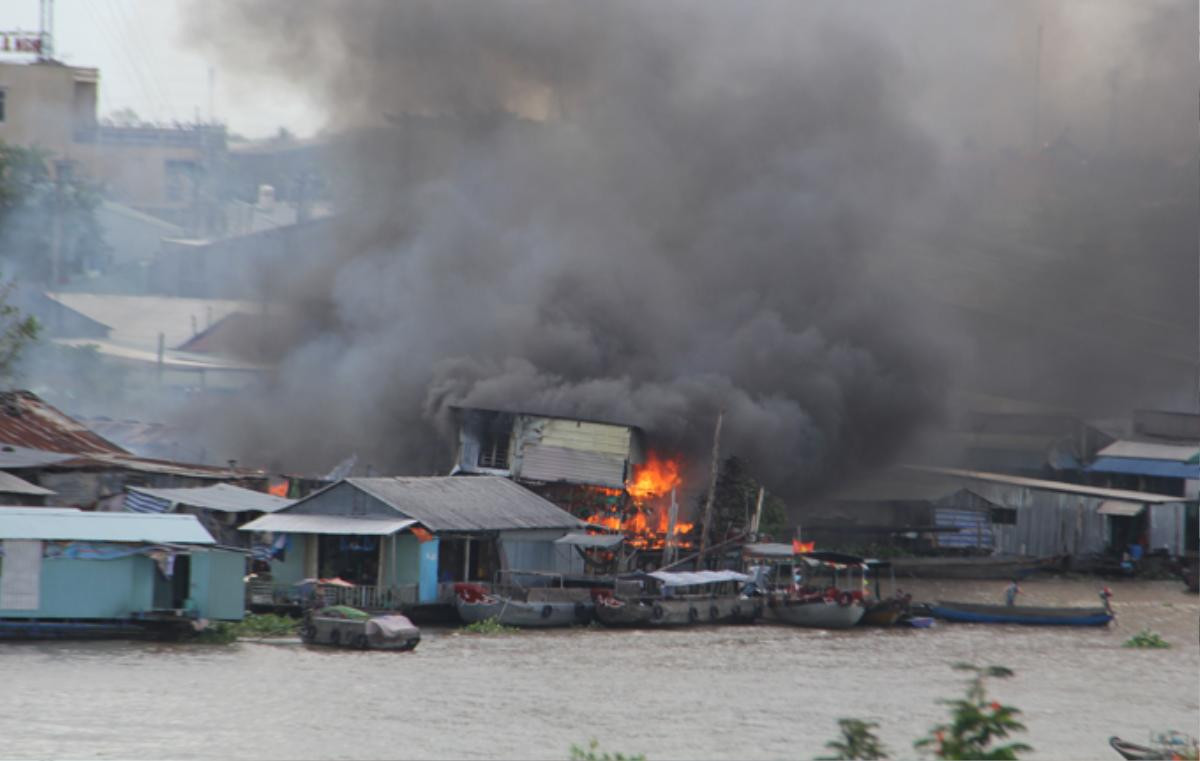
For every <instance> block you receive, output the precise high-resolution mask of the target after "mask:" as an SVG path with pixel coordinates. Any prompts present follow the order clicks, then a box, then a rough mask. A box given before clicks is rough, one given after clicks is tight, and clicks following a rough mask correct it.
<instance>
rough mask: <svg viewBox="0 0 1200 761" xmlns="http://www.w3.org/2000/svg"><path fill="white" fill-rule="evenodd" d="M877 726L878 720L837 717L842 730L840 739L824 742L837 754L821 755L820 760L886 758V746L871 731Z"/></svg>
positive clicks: (839, 727)
mask: <svg viewBox="0 0 1200 761" xmlns="http://www.w3.org/2000/svg"><path fill="white" fill-rule="evenodd" d="M878 726H879V724H878V722H874V721H862V720H861V719H838V729H840V730H841V732H842V737H841V739H840V740H831V741H829V742H827V743H825V747H826V748H829V749H830V750H832V751H835V752H836V753H837V755H836V756H823V757H822V758H821V759H820V761H838V759H878V758H887V757H888V754H887V748H886V747H884V745H883V744H882V743H881V742H879V738H878V737H876V736H875V732H874V731H873V730H874V729H875V728H876V727H878Z"/></svg>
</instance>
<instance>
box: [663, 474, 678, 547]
mask: <svg viewBox="0 0 1200 761" xmlns="http://www.w3.org/2000/svg"><path fill="white" fill-rule="evenodd" d="M678 519H679V503H678V502H676V501H675V487H673V486H672V487H671V506H670V507H669V508H668V509H667V541H666V544H665V545H664V548H663V562H662V565H667V564H669V563H671V562H673V561H674V560H675V523H676V521H678Z"/></svg>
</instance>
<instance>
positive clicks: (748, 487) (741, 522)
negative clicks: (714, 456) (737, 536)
mask: <svg viewBox="0 0 1200 761" xmlns="http://www.w3.org/2000/svg"><path fill="white" fill-rule="evenodd" d="M760 486H761V484H759V482H758V481H757V480H755V479H754V477H752V476H751V475H750V473H749V471H748V470H747V467H746V463H745V462H743V461H742V460H741V458H738V457H729V458H727V459H726V460H725V461H724V462H723V463H721V470H720V472H719V473H718V474H717V489H716V491H715V492H714V494H713V532H712V533H711V534H710V536H711V537H725V536H728V535H729V534H730V533H732V532H740V531H746V530H749V528H750V523H751V521H752V520H753V517H754V507H755V504H756V503H757V502H758V490H759V487H760ZM706 499H707V495H704V494H702V495H700V498H699V506H700V510H699V512H698V513H697V514H698V515H699V514H701V513H703V511H704V502H705V500H706ZM786 529H787V507H786V505H784V502H783V500H781V499H780V498H779V497H776V496H774V495H772V494H767V495H766V496H765V497H764V498H763V511H762V518H761V519H760V520H759V526H758V531H759V533H760V534H766V535H769V536H773V537H775V538H782V537H783V534H784V532H785V530H786Z"/></svg>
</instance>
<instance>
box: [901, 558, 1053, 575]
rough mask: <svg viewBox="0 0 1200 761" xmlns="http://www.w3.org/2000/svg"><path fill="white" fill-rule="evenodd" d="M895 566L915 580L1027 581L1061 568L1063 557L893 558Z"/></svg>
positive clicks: (902, 573)
mask: <svg viewBox="0 0 1200 761" xmlns="http://www.w3.org/2000/svg"><path fill="white" fill-rule="evenodd" d="M891 563H892V567H893V568H894V569H895V571H896V574H897V575H899V576H908V577H911V578H914V579H1014V578H1024V577H1025V576H1028V575H1030V574H1032V573H1037V572H1039V571H1053V570H1058V569H1061V568H1062V566H1063V558H1061V557H1058V556H1047V557H1040V558H1035V557H1025V556H1021V555H991V556H986V557H925V558H892V560H891Z"/></svg>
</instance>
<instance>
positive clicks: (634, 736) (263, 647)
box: [0, 580, 1200, 761]
mask: <svg viewBox="0 0 1200 761" xmlns="http://www.w3.org/2000/svg"><path fill="white" fill-rule="evenodd" d="M902 586H904V585H902ZM1004 586H1005V583H1004V582H961V581H959V582H939V583H933V582H926V583H924V584H923V585H917V584H916V583H912V584H911V585H909V588H910V589H911V591H914V592H916V593H917V597H918V599H936V598H939V597H940V598H942V599H958V600H972V599H973V600H976V601H985V602H986V601H996V602H999V601H1000V600H1001V599H1002V594H1003V589H1004ZM1022 586H1023V590H1024V594H1023V595H1022V598H1021V602H1022V603H1025V604H1032V605H1037V604H1077V605H1091V604H1093V603H1094V602H1095V601H1096V597H1095V593H1096V591H1097V589H1098V588H1099V586H1100V583H1099V582H1096V581H1094V580H1047V581H1030V582H1026V583H1024V584H1023V585H1022ZM1110 586H1111V587H1112V588H1113V591H1114V593H1115V597H1114V608H1115V610H1116V611H1117V616H1118V619H1117V623H1116V624H1115V625H1113V626H1110V627H1108V628H1102V629H1056V628H1033V627H1031V628H1024V627H1009V626H982V625H955V624H942V623H939V624H938V625H937V626H936V627H935V628H933V629H928V630H915V629H893V630H881V629H874V630H872V629H855V630H851V631H846V632H823V631H818V630H809V629H797V628H788V627H782V626H774V625H753V626H727V627H711V628H697V629H684V630H677V631H616V630H606V629H603V628H595V627H588V628H578V629H571V630H559V631H543V632H536V631H526V632H521V633H517V634H512V635H507V634H506V635H496V636H479V635H465V634H460V633H459V632H457V631H455V630H453V629H436V628H431V629H427V630H426V631H425V632H424V639H423V640H422V642H421V645H420V646H419V647H418V648H417V650H416V651H415V652H412V653H386V652H354V651H339V650H332V649H328V648H315V647H306V646H304V645H301V644H299V642H298V640H297V641H296V642H289V641H286V640H283V641H274V642H270V643H247V642H242V643H238V644H236V645H231V646H199V645H176V644H171V645H164V644H156V643H145V642H41V643H11V644H0V685H2V687H0V757H3V758H30V757H37V758H46V757H49V758H60V757H68V758H165V757H170V758H179V759H190V758H293V759H323V758H347V759H377V758H417V759H423V758H546V759H565V758H567V757H568V756H569V749H570V746H571V745H572V744H580V745H585V744H586V743H587V741H588V740H589V739H590V738H595V739H597V740H599V742H600V747H601V750H608V751H610V752H617V751H620V752H624V753H644V754H645V755H646V756H647V758H649V759H651V760H652V761H653V760H658V759H679V758H685V759H686V758H714V759H715V758H729V759H741V758H747V759H750V758H787V759H797V758H805V759H807V758H814V757H816V756H819V755H823V753H824V743H825V742H826V741H827V740H830V739H832V738H833V737H835V735H836V731H837V726H836V722H837V719H838V718H839V717H859V718H865V719H871V720H875V721H878V722H879V723H880V729H879V734H880V736H881V737H882V739H883V740H884V742H885V743H886V744H887V745H888V746H889V747H890V748H891V750H892V755H893V757H898V758H913V757H915V755H916V754H915V753H914V751H913V750H912V741H913V740H914V739H916V738H917V737H919V736H920V735H922V734H923V733H924V731H925V730H926V729H927V728H928V727H929V726H930V725H932V724H934V723H936V722H938V721H939V720H941V719H943V718H944V717H945V715H946V714H945V708H944V707H943V706H940V705H939V704H938V703H937V701H938V699H939V698H948V697H954V696H957V695H959V694H961V692H962V685H963V684H964V679H963V676H962V674H961V673H959V672H955V671H953V670H952V669H951V668H950V666H951V664H952V663H954V662H956V661H970V662H973V663H978V664H1001V665H1005V666H1008V667H1009V668H1012V669H1014V670H1015V671H1016V675H1015V676H1014V677H1013V678H1011V679H1007V680H995V681H993V682H991V692H992V694H993V695H994V696H995V697H996V698H997V699H999V700H1001V701H1003V702H1006V703H1010V704H1013V705H1016V706H1017V707H1019V708H1021V709H1022V710H1023V711H1024V714H1025V715H1024V720H1025V723H1026V724H1027V726H1028V728H1029V732H1028V733H1027V734H1026V735H1024V736H1022V737H1021V738H1020V739H1022V740H1023V741H1025V742H1027V743H1028V744H1030V745H1032V746H1033V747H1034V749H1035V750H1034V752H1033V753H1032V754H1030V755H1029V756H1028V757H1029V758H1043V759H1051V758H1053V759H1092V758H1096V759H1119V757H1118V756H1117V755H1116V754H1115V753H1114V752H1113V751H1112V750H1111V749H1110V748H1109V747H1108V745H1107V739H1108V737H1109V736H1110V735H1119V736H1121V737H1123V738H1125V739H1129V740H1133V741H1135V742H1137V741H1145V740H1146V739H1147V738H1148V736H1149V735H1150V733H1151V732H1154V731H1162V730H1167V729H1175V730H1180V731H1184V732H1188V733H1191V734H1200V730H1198V729H1197V724H1198V722H1200V695H1198V693H1200V598H1197V597H1196V596H1194V595H1186V594H1184V593H1183V592H1182V584H1180V583H1179V582H1125V583H1111V584H1110ZM1142 627H1149V628H1151V629H1153V630H1154V631H1157V632H1159V633H1160V634H1162V635H1163V636H1164V638H1166V639H1167V640H1168V641H1169V642H1171V643H1172V645H1173V647H1172V648H1171V649H1169V650H1134V649H1127V648H1122V647H1121V643H1122V642H1123V641H1124V640H1125V639H1127V638H1128V637H1129V636H1130V635H1132V634H1134V633H1135V632H1136V631H1137V630H1139V629H1141V628H1142Z"/></svg>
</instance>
